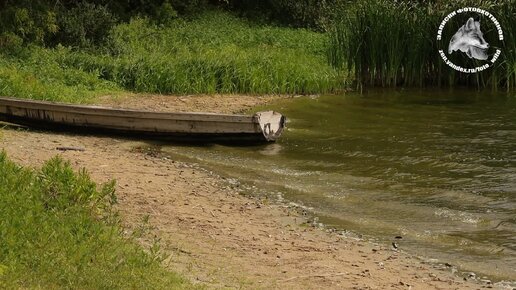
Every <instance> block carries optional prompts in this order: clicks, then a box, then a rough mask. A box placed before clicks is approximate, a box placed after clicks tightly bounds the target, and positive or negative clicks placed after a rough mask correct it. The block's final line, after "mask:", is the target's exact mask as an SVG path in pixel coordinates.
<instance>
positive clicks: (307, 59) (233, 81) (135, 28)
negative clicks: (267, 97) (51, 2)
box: [64, 11, 345, 94]
mask: <svg viewBox="0 0 516 290" xmlns="http://www.w3.org/2000/svg"><path fill="white" fill-rule="evenodd" d="M110 39H111V41H110V42H109V43H110V44H109V50H110V51H111V55H103V56H93V55H91V54H87V53H72V54H70V55H69V57H67V58H66V59H65V60H64V61H65V63H66V64H67V65H70V66H73V67H79V68H82V69H85V70H87V71H99V72H101V77H103V78H104V79H107V80H110V81H113V82H115V83H117V84H119V85H120V86H122V87H124V88H126V89H129V90H133V91H137V92H155V93H175V94H190V93H193V94H198V93H251V94H263V93H268V94H273V93H278V94H311V93H323V92H331V91H334V90H337V89H340V88H342V87H343V85H344V80H345V79H344V78H343V75H342V74H339V73H338V72H337V71H336V70H335V69H333V68H332V67H331V66H330V65H328V63H327V61H326V58H325V45H326V42H327V36H326V35H325V34H321V33H316V32H312V31H308V30H304V29H289V28H278V27H271V26H258V25H256V24H252V23H250V22H247V21H245V20H242V19H239V18H237V17H234V16H232V15H230V14H229V13H224V12H220V11H214V12H208V13H204V14H202V15H201V16H199V17H198V18H197V19H194V20H192V21H184V20H182V19H178V20H176V21H174V22H172V23H170V24H169V25H167V26H166V27H164V26H157V25H154V24H152V23H151V22H149V21H148V20H146V19H134V20H132V21H131V22H130V23H127V24H121V25H118V26H117V27H116V28H115V29H114V30H113V31H112V33H111V38H110Z"/></svg>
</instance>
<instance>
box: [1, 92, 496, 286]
mask: <svg viewBox="0 0 516 290" xmlns="http://www.w3.org/2000/svg"><path fill="white" fill-rule="evenodd" d="M278 98H282V97H274V96H267V97H263V98H257V97H254V96H253V97H245V96H222V95H221V96H193V97H186V96H185V97H182V96H150V97H146V98H144V99H141V97H138V96H134V97H124V98H117V99H116V100H115V101H113V100H110V99H104V100H101V101H100V104H103V105H112V106H113V104H114V106H123V107H132V108H144V109H147V108H148V107H153V108H156V107H158V108H160V109H165V110H170V109H171V108H174V109H177V108H178V107H180V108H184V109H190V110H191V109H199V110H205V111H213V112H225V113H227V112H232V113H235V112H242V111H246V110H249V109H251V108H252V107H255V106H257V105H264V104H266V103H267V102H270V101H274V100H276V99H278ZM180 99H183V100H180ZM110 102H112V103H110ZM113 102H115V103H113ZM203 103H204V104H205V106H203V105H202V104H203ZM153 104H154V105H153ZM221 104H222V105H221ZM192 106H195V107H192ZM215 110H218V111H215ZM2 135H3V136H2V137H1V138H0V144H1V145H0V146H1V147H2V149H4V150H6V151H7V154H8V156H9V157H10V158H11V159H12V160H13V161H16V162H18V163H20V164H22V165H29V166H39V165H41V164H42V162H43V161H45V160H48V159H49V158H51V157H52V156H54V155H57V154H60V155H62V156H63V158H65V159H66V160H70V161H71V164H72V165H73V167H74V168H76V169H79V168H86V169H87V171H88V172H90V174H91V176H92V178H93V179H94V180H95V181H96V182H107V181H109V180H111V179H116V180H117V188H116V190H117V191H116V193H117V196H118V199H119V203H118V205H117V209H118V210H119V211H120V214H121V218H122V221H123V224H124V226H125V227H126V228H127V230H128V232H130V231H141V230H144V231H145V232H146V233H147V234H146V235H144V238H143V239H141V240H140V242H141V243H142V244H143V245H146V246H149V245H151V244H153V243H154V242H156V241H159V244H160V245H161V250H162V253H163V254H164V255H167V256H169V257H168V259H166V260H165V263H164V265H165V266H166V267H169V268H170V269H171V270H173V271H176V272H178V273H180V274H182V275H184V276H186V277H187V278H189V279H190V280H192V281H193V282H194V283H196V282H197V283H200V284H203V285H206V286H208V288H252V289H270V288H281V289H300V288H303V289H314V288H327V289H332V288H333V289H342V288H345V289H349V288H354V289H384V288H388V287H389V288H393V289H449V288H452V289H480V288H489V287H496V286H495V285H492V284H480V283H479V282H478V281H477V280H474V279H468V280H467V281H465V280H463V279H461V277H458V276H456V275H454V274H452V273H451V269H449V270H450V271H443V270H438V269H435V268H434V266H432V265H428V264H425V263H423V262H422V261H421V260H419V259H417V258H416V257H415V256H411V255H409V254H407V253H404V252H399V251H393V250H392V249H391V248H390V247H388V246H387V245H381V244H376V245H375V244H373V243H371V242H369V241H364V240H360V239H356V238H352V237H349V236H346V235H339V234H337V233H330V232H329V231H325V230H321V229H320V228H318V227H312V226H307V220H308V219H307V217H305V216H303V215H301V214H299V213H298V212H297V210H295V209H294V208H291V207H288V206H285V205H282V204H279V203H269V202H268V200H262V199H260V198H256V197H249V196H245V195H242V194H240V193H239V191H238V190H237V189H236V187H237V186H238V184H237V183H234V182H231V180H228V179H227V178H225V177H223V176H219V175H218V174H216V173H214V172H211V171H209V170H207V169H204V168H203V167H202V165H198V164H194V163H188V162H183V161H180V160H174V158H171V157H168V156H166V155H164V154H162V153H161V152H160V151H157V150H156V149H155V148H157V147H156V144H155V143H153V142H140V141H134V140H129V139H121V138H110V137H96V136H88V135H73V134H63V133H55V134H54V133H49V132H40V131H32V130H4V131H3V134H2ZM60 146H69V147H80V148H84V149H85V151H65V152H60V151H57V150H56V147H60Z"/></svg>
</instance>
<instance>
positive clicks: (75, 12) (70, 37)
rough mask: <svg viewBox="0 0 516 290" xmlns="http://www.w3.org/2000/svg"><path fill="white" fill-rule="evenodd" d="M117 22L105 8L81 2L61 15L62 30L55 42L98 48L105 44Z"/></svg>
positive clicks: (60, 25) (56, 36)
mask: <svg viewBox="0 0 516 290" xmlns="http://www.w3.org/2000/svg"><path fill="white" fill-rule="evenodd" d="M116 22H117V20H116V18H115V17H114V15H112V14H111V13H110V12H109V11H108V9H107V8H106V7H105V6H101V5H95V4H91V3H87V2H80V3H79V4H77V6H76V7H73V8H71V9H65V10H62V11H61V13H59V16H58V25H59V27H60V29H59V31H58V32H57V33H56V35H55V38H54V39H53V41H54V43H63V44H65V45H71V46H74V47H97V46H99V45H101V44H102V43H103V42H104V40H105V39H106V37H107V35H108V33H109V31H110V30H111V28H112V27H113V25H114V24H115V23H116Z"/></svg>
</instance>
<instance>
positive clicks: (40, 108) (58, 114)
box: [0, 97, 285, 142]
mask: <svg viewBox="0 0 516 290" xmlns="http://www.w3.org/2000/svg"><path fill="white" fill-rule="evenodd" d="M0 120H2V121H5V122H10V123H15V124H20V125H26V126H30V127H37V128H43V129H49V130H59V131H73V132H76V131H82V132H92V133H116V134H123V135H131V136H135V137H139V138H157V139H166V140H177V141H199V140H201V141H202V140H206V141H212V140H219V141H223V140H227V141H233V140H237V141H238V140H241V141H256V142H260V141H261V142H271V141H275V140H276V139H277V138H278V137H279V136H280V135H281V133H282V131H283V128H284V125H285V118H284V116H282V115H281V114H279V113H277V112H272V111H267V112H259V113H256V114H255V115H252V116H248V115H227V114H212V113H167V112H149V111H139V110H123V109H114V108H107V107H99V106H84V105H69V104H61V103H53V102H45V101H33V100H22V99H14V98H1V97H0Z"/></svg>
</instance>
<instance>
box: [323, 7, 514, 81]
mask: <svg viewBox="0 0 516 290" xmlns="http://www.w3.org/2000/svg"><path fill="white" fill-rule="evenodd" d="M462 7H478V8H483V9H486V10H488V11H490V12H491V13H493V15H495V17H496V18H497V19H498V21H499V22H500V24H501V26H502V28H503V31H504V38H505V41H504V42H503V43H500V44H499V45H500V48H501V50H502V56H501V58H500V59H499V60H498V61H497V62H496V63H495V66H494V67H492V68H489V69H488V70H486V71H483V72H480V73H477V74H469V75H468V74H464V73H459V72H457V71H455V70H453V69H452V68H450V67H448V66H447V65H446V64H445V63H444V62H443V61H442V60H441V58H440V56H439V54H438V49H439V46H438V42H437V40H436V34H437V29H438V26H439V24H440V22H441V21H442V20H443V18H444V17H445V16H446V15H447V14H448V13H450V12H451V11H453V10H455V9H458V8H462ZM515 7H516V3H515V1H514V0H510V1H480V2H478V1H477V2H472V1H453V2H452V1H449V2H446V1H439V2H437V3H434V2H426V1H425V2H421V1H417V2H416V1H387V0H362V1H357V2H355V3H354V4H352V5H350V6H349V7H347V8H346V9H345V10H344V11H342V12H341V13H340V16H339V19H338V20H337V21H336V25H335V27H334V29H333V30H332V31H331V33H330V40H329V45H328V51H327V56H328V60H329V62H330V63H331V64H332V65H333V66H334V67H335V68H337V69H341V70H348V71H350V72H352V74H353V75H354V79H355V81H356V86H357V87H359V88H360V87H363V86H382V87H395V86H415V87H426V86H456V85H464V86H471V87H475V88H479V89H483V88H492V89H493V90H501V89H506V90H512V89H514V87H515V82H516V49H515V43H516V39H515V33H516V32H515V29H516V8H515ZM463 24H464V23H459V22H458V18H455V19H452V20H451V21H450V22H449V23H448V24H447V27H448V26H449V27H451V28H453V29H449V30H448V31H445V36H444V38H443V39H449V38H448V37H450V36H451V35H450V33H454V32H455V31H456V30H457V29H458V28H459V27H460V26H462V25H463ZM482 25H485V26H489V25H490V23H487V22H485V21H484V22H483V23H482ZM486 29H493V28H492V27H487V28H486V27H484V28H483V30H484V31H486ZM456 61H457V62H459V64H463V65H464V66H465V67H468V65H469V66H471V65H474V64H475V63H474V62H473V61H470V60H467V62H464V61H463V62H462V63H461V60H456Z"/></svg>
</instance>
